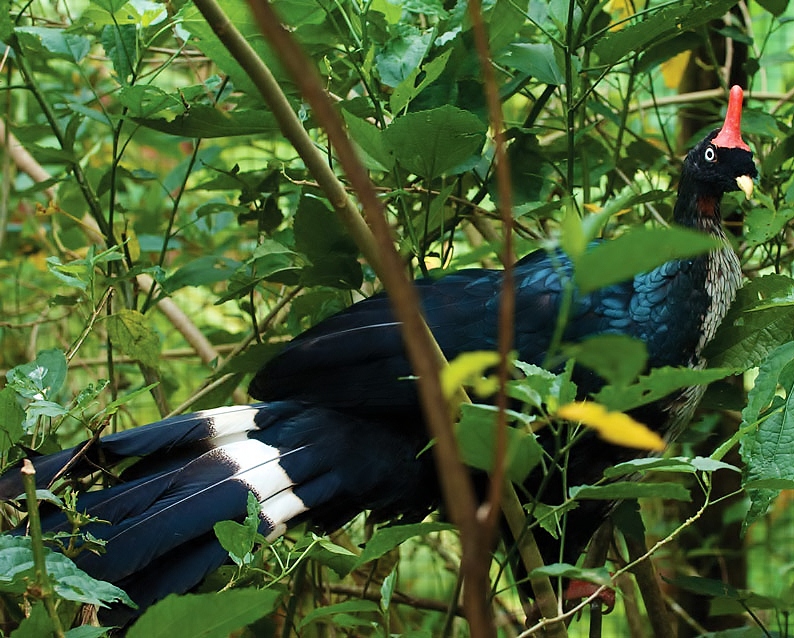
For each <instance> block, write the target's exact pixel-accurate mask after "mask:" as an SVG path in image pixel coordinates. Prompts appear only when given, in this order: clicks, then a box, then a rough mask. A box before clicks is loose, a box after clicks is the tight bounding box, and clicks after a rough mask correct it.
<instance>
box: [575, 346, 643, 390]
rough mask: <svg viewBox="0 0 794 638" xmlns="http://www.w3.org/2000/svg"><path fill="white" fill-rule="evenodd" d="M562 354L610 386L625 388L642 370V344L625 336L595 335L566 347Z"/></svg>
mask: <svg viewBox="0 0 794 638" xmlns="http://www.w3.org/2000/svg"><path fill="white" fill-rule="evenodd" d="M565 354H566V356H568V357H572V358H574V359H576V362H577V363H579V364H581V365H583V366H585V367H587V368H590V369H591V370H594V371H595V372H596V373H598V375H599V376H600V377H602V378H603V379H606V381H607V382H608V383H610V384H612V385H618V386H620V385H627V384H629V383H631V382H632V381H634V380H635V379H636V378H637V376H638V375H639V374H640V372H642V371H643V370H644V369H645V365H646V364H647V362H648V350H647V348H646V347H645V343H644V342H642V341H640V340H639V339H633V338H631V337H628V336H626V335H612V334H604V335H596V336H593V337H589V338H587V339H585V340H584V341H582V342H580V343H577V344H574V345H570V346H567V347H566V348H565Z"/></svg>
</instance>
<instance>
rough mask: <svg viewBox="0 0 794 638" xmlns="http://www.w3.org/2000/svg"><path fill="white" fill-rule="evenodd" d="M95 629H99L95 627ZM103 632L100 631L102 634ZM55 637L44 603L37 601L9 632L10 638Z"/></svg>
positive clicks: (103, 630)
mask: <svg viewBox="0 0 794 638" xmlns="http://www.w3.org/2000/svg"><path fill="white" fill-rule="evenodd" d="M95 629H99V628H98V627H95ZM105 631H106V630H105V629H102V633H103V634H104V633H105ZM55 635H56V634H55V627H54V626H53V624H52V620H51V619H50V615H49V614H48V613H47V609H46V608H45V607H44V603H43V602H41V601H38V602H37V603H35V604H34V605H33V606H31V608H30V613H29V614H28V615H27V617H26V618H23V619H22V622H21V623H19V627H17V628H16V629H15V630H14V631H12V632H11V636H10V638H51V637H52V638H54V636H55ZM67 635H68V634H67ZM100 635H102V634H100ZM70 638H71V637H70Z"/></svg>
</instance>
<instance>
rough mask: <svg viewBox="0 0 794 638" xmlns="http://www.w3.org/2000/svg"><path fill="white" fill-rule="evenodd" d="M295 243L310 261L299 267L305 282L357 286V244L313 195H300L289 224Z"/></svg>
mask: <svg viewBox="0 0 794 638" xmlns="http://www.w3.org/2000/svg"><path fill="white" fill-rule="evenodd" d="M293 229H294V232H295V247H296V249H297V250H299V251H300V252H302V253H303V254H305V255H306V256H307V257H308V258H309V260H310V261H311V265H309V266H307V267H305V268H304V269H303V270H302V271H301V280H302V281H303V283H305V284H306V285H312V286H318V285H320V286H333V287H336V288H359V287H360V286H361V283H362V281H363V273H362V271H361V264H360V263H359V261H358V247H357V246H356V244H355V242H354V241H353V240H352V239H351V238H350V236H349V235H348V234H347V232H346V231H345V229H344V227H343V226H342V224H341V223H340V221H339V218H338V217H337V216H336V215H334V213H333V212H331V211H330V210H329V209H328V207H327V206H326V205H325V204H324V203H323V202H322V201H320V200H319V199H317V198H316V197H311V196H308V195H303V196H302V197H301V199H300V201H299V202H298V211H297V213H296V214H295V223H294V225H293Z"/></svg>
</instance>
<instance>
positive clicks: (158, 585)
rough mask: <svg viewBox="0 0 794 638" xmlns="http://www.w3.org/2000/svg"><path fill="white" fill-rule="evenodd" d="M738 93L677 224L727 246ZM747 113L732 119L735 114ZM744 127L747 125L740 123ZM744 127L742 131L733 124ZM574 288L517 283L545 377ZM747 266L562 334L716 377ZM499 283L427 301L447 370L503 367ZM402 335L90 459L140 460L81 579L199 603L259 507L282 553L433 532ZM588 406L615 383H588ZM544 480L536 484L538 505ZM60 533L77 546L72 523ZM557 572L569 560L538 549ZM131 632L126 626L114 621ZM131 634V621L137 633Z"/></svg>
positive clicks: (624, 300) (646, 291) (642, 292)
mask: <svg viewBox="0 0 794 638" xmlns="http://www.w3.org/2000/svg"><path fill="white" fill-rule="evenodd" d="M737 99H738V101H739V107H738V108H739V113H740V108H741V91H739V94H738V98H737V97H736V93H735V92H734V93H732V97H731V107H730V108H729V116H728V117H727V118H726V124H725V125H724V126H723V128H722V129H721V130H720V131H715V132H714V133H712V134H710V135H709V136H707V138H706V139H704V140H703V141H702V142H701V143H700V144H698V145H697V146H696V147H695V148H694V149H693V150H692V151H691V152H690V153H689V155H688V156H687V159H686V160H685V163H684V171H683V174H682V178H681V183H680V186H679V197H678V200H677V203H676V207H675V220H676V222H677V223H678V224H681V225H684V226H688V227H692V228H697V229H700V230H703V231H705V232H710V233H713V234H715V235H717V236H718V237H722V238H724V236H723V234H722V229H721V225H720V217H719V205H720V199H721V197H722V194H723V193H724V192H726V191H731V190H738V189H739V188H741V189H742V190H745V192H746V193H747V194H748V195H749V191H750V187H751V184H752V183H751V179H752V178H753V177H754V176H755V175H756V169H755V166H754V165H753V160H752V154H751V153H750V151H749V149H748V148H746V145H744V143H743V142H742V141H741V137H740V136H739V135H738V120H737V119H736V118H737V117H738V115H737V112H736V106H735V104H736V100H737ZM731 109H733V111H731ZM731 113H733V115H731ZM732 117H733V119H734V120H736V121H733V120H731V118H732ZM571 276H572V266H571V263H570V260H569V259H568V258H567V257H566V256H565V255H564V254H563V253H562V252H560V251H555V252H552V253H547V252H543V251H539V252H535V253H533V254H530V255H528V256H526V257H525V258H524V259H522V260H521V261H519V262H518V263H517V264H516V266H515V280H516V316H515V326H516V328H515V347H516V348H517V350H518V352H519V357H520V358H521V359H522V360H523V361H526V362H531V363H535V364H542V363H543V362H544V361H545V360H546V358H547V355H548V354H549V353H548V352H547V350H548V348H549V344H550V342H551V340H552V335H553V333H554V329H555V323H556V321H557V316H558V313H559V311H560V304H561V297H562V291H563V289H564V287H565V286H566V285H567V283H568V281H569V280H570V278H571ZM739 277H740V271H739V264H738V260H737V259H736V256H735V255H734V254H733V252H732V251H731V250H730V248H728V247H727V245H726V247H725V248H723V249H721V250H718V251H715V252H713V253H711V254H709V255H703V256H700V257H695V258H692V259H685V260H674V261H670V262H668V263H666V264H664V265H663V266H661V267H659V268H657V269H655V270H653V271H651V272H649V273H644V274H642V275H638V276H636V277H634V278H633V279H631V280H629V281H625V282H622V283H620V284H616V285H613V286H609V287H607V288H604V289H601V290H597V291H595V292H592V293H590V294H586V295H585V294H578V293H576V294H575V295H574V298H573V303H572V306H571V309H570V313H569V317H568V321H567V324H566V328H565V331H564V334H563V340H564V341H566V342H576V341H579V340H582V339H584V338H586V337H588V336H591V335H595V334H606V333H614V334H626V335H630V336H633V337H636V338H638V339H641V340H643V341H644V342H645V344H646V346H647V350H648V356H649V366H651V367H656V366H663V365H671V366H694V367H698V366H702V365H703V364H704V362H703V361H702V358H701V352H702V350H703V348H704V346H705V344H706V343H707V342H708V340H709V339H710V338H711V337H712V336H713V334H714V332H715V330H716V327H717V325H718V324H719V322H720V321H721V319H722V317H723V316H724V315H725V312H726V311H727V308H728V305H729V304H730V302H731V300H732V298H733V295H734V293H735V291H736V288H737V287H738V285H739ZM500 287H501V274H500V273H499V272H498V271H490V270H481V269H480V270H477V269H473V270H464V271H460V272H457V273H454V274H452V275H449V276H447V277H444V278H442V279H438V280H424V281H420V282H418V283H417V289H418V291H419V296H420V298H421V302H422V307H423V310H424V313H425V316H426V318H427V322H428V325H429V326H430V328H431V329H432V331H433V334H434V335H435V337H436V339H437V340H438V342H439V344H440V346H441V348H442V350H443V351H444V353H445V355H446V356H447V357H448V358H454V357H455V356H457V355H458V354H460V353H462V352H465V351H471V350H489V349H490V350H493V349H495V348H496V343H497V328H496V326H497V307H498V296H499V291H500ZM411 374H412V370H411V368H410V365H409V363H408V361H407V359H406V356H405V351H404V348H403V344H402V340H401V337H400V332H399V326H398V325H397V323H396V322H395V320H394V317H393V315H392V312H391V309H390V306H389V302H388V300H387V299H386V297H384V296H382V295H379V296H375V297H373V298H371V299H368V300H365V301H363V302H361V303H357V304H355V305H353V306H351V307H350V308H349V309H347V310H346V311H344V312H342V313H340V314H338V315H335V316H333V317H331V318H329V319H327V320H326V321H324V322H322V323H320V324H319V325H317V326H315V327H314V328H312V329H310V330H308V331H307V332H305V333H304V334H302V335H300V336H299V337H297V338H296V339H295V340H294V341H292V342H291V343H290V344H288V345H287V346H286V347H285V348H284V350H283V351H282V352H281V353H280V354H279V355H278V356H276V357H275V358H274V359H272V360H271V361H269V362H268V363H267V364H266V365H265V366H264V367H263V368H262V370H260V372H259V373H258V374H257V375H256V376H255V377H254V379H253V381H252V382H251V386H250V393H251V395H252V396H253V397H254V398H256V399H258V400H260V401H262V402H263V403H259V404H256V405H252V406H235V407H227V408H218V409H216V410H209V411H205V412H199V413H196V414H192V415H185V416H180V417H175V418H172V419H167V420H165V421H161V422H159V423H155V424H152V425H149V426H145V427H141V428H136V429H134V430H130V431H127V432H122V433H119V434H114V435H110V436H107V437H104V438H103V439H101V440H100V441H98V442H96V443H95V444H94V445H93V446H91V447H89V448H88V449H87V451H86V452H85V454H84V455H83V456H80V457H79V458H75V461H74V464H73V465H72V466H71V468H70V471H69V474H70V475H71V476H78V477H79V476H84V475H86V474H89V473H91V472H93V471H95V469H96V468H97V467H108V468H112V467H113V466H114V465H115V464H117V463H118V462H120V461H122V460H125V459H128V458H130V457H140V460H138V461H137V462H136V463H135V464H133V465H132V466H131V467H130V468H129V469H127V470H126V471H125V472H124V473H123V475H122V479H121V482H120V483H118V484H117V485H115V486H113V487H110V488H108V489H105V490H100V491H94V492H88V493H86V494H83V495H82V496H81V497H80V501H79V507H80V508H85V509H87V510H88V511H89V512H90V513H91V514H93V515H94V516H97V517H99V518H100V519H104V520H107V521H109V522H110V524H109V525H108V524H104V523H93V524H91V525H89V526H88V527H87V528H86V531H89V532H90V533H92V534H94V535H95V536H97V537H100V538H104V539H106V540H107V553H106V554H105V555H103V556H95V555H92V554H89V553H87V552H84V553H83V554H81V555H80V556H79V557H78V558H77V563H78V565H80V566H81V567H82V568H84V569H85V570H86V571H88V572H89V573H91V574H92V575H94V576H95V577H98V578H102V579H106V580H109V581H112V582H115V583H117V584H119V585H120V586H121V587H123V588H125V589H126V590H127V591H128V593H129V594H130V595H131V597H132V598H133V599H134V600H136V601H137V602H138V603H139V604H140V605H141V607H142V608H145V607H146V606H147V605H149V604H151V603H152V602H153V601H155V600H157V599H159V598H162V597H163V596H164V595H166V594H167V593H169V592H172V591H176V592H182V591H186V590H188V589H190V588H192V587H194V586H195V585H196V584H198V582H200V580H201V579H202V578H203V577H204V576H205V575H206V574H207V573H209V572H210V571H211V570H212V569H214V568H216V567H218V566H219V565H220V564H222V563H223V561H224V560H225V553H224V551H223V550H222V549H221V547H220V545H219V544H218V543H217V541H216V540H215V537H214V534H213V531H212V527H213V525H214V523H216V522H217V521H220V520H224V519H237V520H240V519H242V518H243V517H244V516H245V512H246V499H247V494H248V492H249V490H250V491H253V492H254V494H255V495H256V496H257V499H258V500H259V502H260V531H261V532H262V533H263V534H264V535H265V536H267V537H270V538H274V537H276V536H278V535H279V534H281V533H283V531H284V530H285V529H286V527H287V526H288V525H291V524H295V523H296V522H299V521H302V520H310V521H311V522H313V523H314V524H315V525H317V526H319V527H320V528H322V529H325V530H332V529H334V528H335V527H338V526H340V525H342V524H344V523H345V522H347V521H348V520H350V518H352V517H353V516H355V515H356V514H357V513H358V512H360V511H362V510H371V511H372V514H373V516H374V517H375V518H376V519H377V520H398V519H405V520H417V519H421V518H422V517H423V516H424V515H425V514H426V513H427V512H428V511H430V510H431V509H432V508H434V507H436V506H437V505H438V504H439V494H438V488H437V486H436V483H435V470H434V466H433V461H432V455H431V454H428V453H426V452H425V453H423V452H422V451H423V450H424V449H425V447H426V446H427V442H428V439H427V434H426V432H425V428H424V424H423V419H422V414H421V411H420V408H419V404H418V401H417V396H416V387H415V384H414V381H413V380H412V379H411ZM575 379H576V381H577V383H578V385H579V388H580V390H581V391H582V393H586V392H588V391H593V390H595V389H597V387H598V385H599V384H600V381H599V380H598V379H597V378H596V377H595V376H594V375H593V374H592V373H587V372H586V371H583V370H577V371H576V372H575ZM699 396H700V390H695V389H688V390H686V391H682V392H680V393H677V394H676V395H674V396H671V397H667V398H666V399H664V400H662V401H659V402H657V403H656V404H654V405H652V406H650V407H647V408H644V409H643V411H642V419H643V420H644V421H645V422H646V423H648V424H649V425H650V426H651V427H653V428H655V429H656V430H658V431H659V432H660V433H663V434H664V433H668V434H669V431H670V430H671V429H677V428H678V427H680V426H681V425H682V424H683V423H685V422H686V421H687V420H688V418H689V417H690V415H691V412H692V410H693V409H694V407H695V405H696V403H697V400H698V399H699ZM586 445H587V447H586V449H584V450H582V448H581V446H580V448H579V449H575V450H573V452H572V453H571V456H570V460H569V464H568V471H569V477H568V482H569V484H578V483H585V482H592V481H595V480H597V479H598V478H600V476H601V473H602V472H603V469H604V468H606V467H608V466H609V465H611V464H613V463H615V462H617V461H619V460H622V459H624V458H627V456H629V455H630V454H631V452H629V451H627V450H623V449H621V448H616V447H613V446H610V445H607V444H606V443H603V442H601V441H598V440H594V439H589V440H587V441H586ZM75 454H76V450H67V451H64V452H61V453H59V454H55V455H52V456H48V457H41V458H38V459H35V460H34V463H35V466H36V469H37V479H38V482H39V484H40V485H42V486H45V485H47V484H48V483H49V481H50V480H51V479H52V478H53V477H54V476H56V474H57V473H58V472H59V471H60V469H61V468H62V467H63V466H64V465H65V464H66V463H67V462H68V461H69V460H70V459H72V458H73V457H74V455H75ZM543 478H544V477H543V476H542V474H541V470H540V469H537V470H536V471H534V472H533V473H532V474H531V475H530V477H529V478H528V479H527V481H526V483H525V484H524V486H523V487H524V489H525V490H526V491H527V492H528V493H530V494H531V493H535V492H536V491H537V489H538V486H539V485H540V484H541V481H542V480H543ZM546 484H547V490H546V492H545V493H544V495H543V500H544V501H546V502H554V501H555V500H556V499H560V498H562V481H561V479H560V477H559V476H557V477H553V478H552V479H551V480H549V481H546ZM21 492H22V485H21V481H20V479H19V475H18V473H17V472H11V473H9V474H7V475H6V476H4V477H2V479H0V497H5V498H13V497H16V496H17V495H18V494H20V493H21ZM603 515H604V505H603V504H600V503H595V502H594V503H591V504H590V505H582V506H581V507H580V508H579V509H578V510H575V511H573V512H572V513H571V514H570V516H571V517H572V520H571V522H569V525H568V529H569V530H573V531H572V533H571V537H570V538H569V542H568V543H567V545H566V547H567V548H568V550H569V551H577V550H578V549H579V548H580V547H581V545H582V544H583V543H584V542H586V541H587V539H588V538H589V535H590V534H591V533H592V531H594V529H595V528H596V527H597V525H598V523H599V522H600V520H601V517H602V516H603ZM44 525H45V527H47V528H48V529H68V525H67V524H66V521H65V519H64V517H63V516H62V515H61V514H60V513H57V512H55V513H50V514H47V515H46V516H45V518H44ZM539 542H540V544H541V548H542V550H543V552H544V554H545V556H546V558H547V559H550V560H556V558H557V555H556V552H557V543H556V542H555V541H554V540H553V539H551V537H541V538H540V539H539ZM116 620H118V618H116ZM122 620H123V618H122Z"/></svg>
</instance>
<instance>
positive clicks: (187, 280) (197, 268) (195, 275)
mask: <svg viewBox="0 0 794 638" xmlns="http://www.w3.org/2000/svg"><path fill="white" fill-rule="evenodd" d="M238 268H240V262H238V261H235V260H233V259H226V258H224V257H221V256H215V255H205V256H203V257H197V258H195V259H191V260H190V261H189V262H188V263H186V264H185V265H184V266H182V267H181V268H179V269H178V270H177V271H176V272H175V273H174V274H173V275H171V276H170V277H168V278H167V279H166V280H165V281H163V283H162V285H163V290H165V291H166V292H167V293H168V294H172V293H173V292H175V291H177V290H179V289H180V288H184V287H185V286H206V285H208V284H214V283H218V282H221V281H228V280H229V279H230V278H231V277H232V275H233V274H234V273H235V272H236V271H237V269H238Z"/></svg>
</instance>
